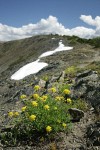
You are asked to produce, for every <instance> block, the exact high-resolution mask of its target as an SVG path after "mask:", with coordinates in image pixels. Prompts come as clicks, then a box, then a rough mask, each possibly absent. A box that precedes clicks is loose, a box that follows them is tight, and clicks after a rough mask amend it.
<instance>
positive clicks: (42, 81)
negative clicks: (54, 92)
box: [38, 79, 46, 88]
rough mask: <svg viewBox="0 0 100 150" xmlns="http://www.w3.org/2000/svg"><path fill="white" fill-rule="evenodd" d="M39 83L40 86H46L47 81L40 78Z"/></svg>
mask: <svg viewBox="0 0 100 150" xmlns="http://www.w3.org/2000/svg"><path fill="white" fill-rule="evenodd" d="M38 84H39V86H40V87H42V88H44V87H45V86H46V81H44V80H42V79H40V80H39V83H38Z"/></svg>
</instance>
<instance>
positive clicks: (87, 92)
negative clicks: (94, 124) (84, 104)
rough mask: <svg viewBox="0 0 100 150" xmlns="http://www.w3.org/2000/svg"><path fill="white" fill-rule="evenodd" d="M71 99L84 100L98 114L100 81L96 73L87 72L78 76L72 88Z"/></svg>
mask: <svg viewBox="0 0 100 150" xmlns="http://www.w3.org/2000/svg"><path fill="white" fill-rule="evenodd" d="M72 97H74V98H83V99H85V100H86V101H88V102H89V103H90V104H91V105H92V106H93V107H94V109H95V110H96V111H97V112H100V80H99V77H98V74H97V72H95V71H91V70H89V71H84V72H83V73H80V74H78V75H77V77H76V79H75V84H74V85H73V87H72Z"/></svg>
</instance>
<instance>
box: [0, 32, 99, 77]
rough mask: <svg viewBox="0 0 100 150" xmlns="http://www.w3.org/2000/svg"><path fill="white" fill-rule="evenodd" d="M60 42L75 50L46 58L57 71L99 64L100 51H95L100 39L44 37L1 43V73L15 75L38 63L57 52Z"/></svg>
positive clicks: (97, 49)
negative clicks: (41, 56) (93, 63)
mask: <svg viewBox="0 0 100 150" xmlns="http://www.w3.org/2000/svg"><path fill="white" fill-rule="evenodd" d="M60 40H62V43H63V44H64V45H65V46H73V47H74V49H73V50H71V51H65V52H58V53H56V54H53V55H52V56H48V57H46V58H42V59H43V60H44V61H45V62H47V63H49V64H50V65H52V66H53V65H54V66H56V70H55V71H58V70H59V69H61V70H63V69H64V68H66V67H67V66H70V65H78V66H84V65H85V66H86V65H88V64H89V63H91V62H93V61H99V59H100V48H95V47H99V46H97V44H98V45H99V43H100V42H99V41H100V38H96V39H95V40H94V39H93V40H86V39H80V38H78V37H76V36H72V37H70V36H59V35H40V36H34V37H31V38H27V39H22V40H16V41H10V42H4V43H0V73H3V74H4V73H6V74H8V76H9V75H12V73H14V72H15V71H17V70H18V69H19V68H20V67H22V66H23V65H25V64H26V63H28V62H32V61H35V60H36V59H37V58H38V56H39V55H41V54H42V53H43V52H46V51H49V50H54V49H55V48H56V47H58V43H59V41H60ZM95 45H96V46H95ZM48 67H50V66H48ZM51 68H52V67H51ZM57 68H58V70H57Z"/></svg>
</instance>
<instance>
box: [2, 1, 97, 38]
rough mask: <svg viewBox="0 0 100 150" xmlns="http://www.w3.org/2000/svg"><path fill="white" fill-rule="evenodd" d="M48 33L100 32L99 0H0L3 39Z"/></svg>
mask: <svg viewBox="0 0 100 150" xmlns="http://www.w3.org/2000/svg"><path fill="white" fill-rule="evenodd" d="M49 33H53V34H55V33H57V34H60V35H77V36H79V37H82V38H92V37H97V36H100V0H0V41H9V40H15V39H21V38H25V37H30V36H33V35H38V34H49Z"/></svg>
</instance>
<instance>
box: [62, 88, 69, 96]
mask: <svg viewBox="0 0 100 150" xmlns="http://www.w3.org/2000/svg"><path fill="white" fill-rule="evenodd" d="M63 93H64V94H65V95H69V94H70V93H71V92H70V90H69V89H65V90H64V91H63Z"/></svg>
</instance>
